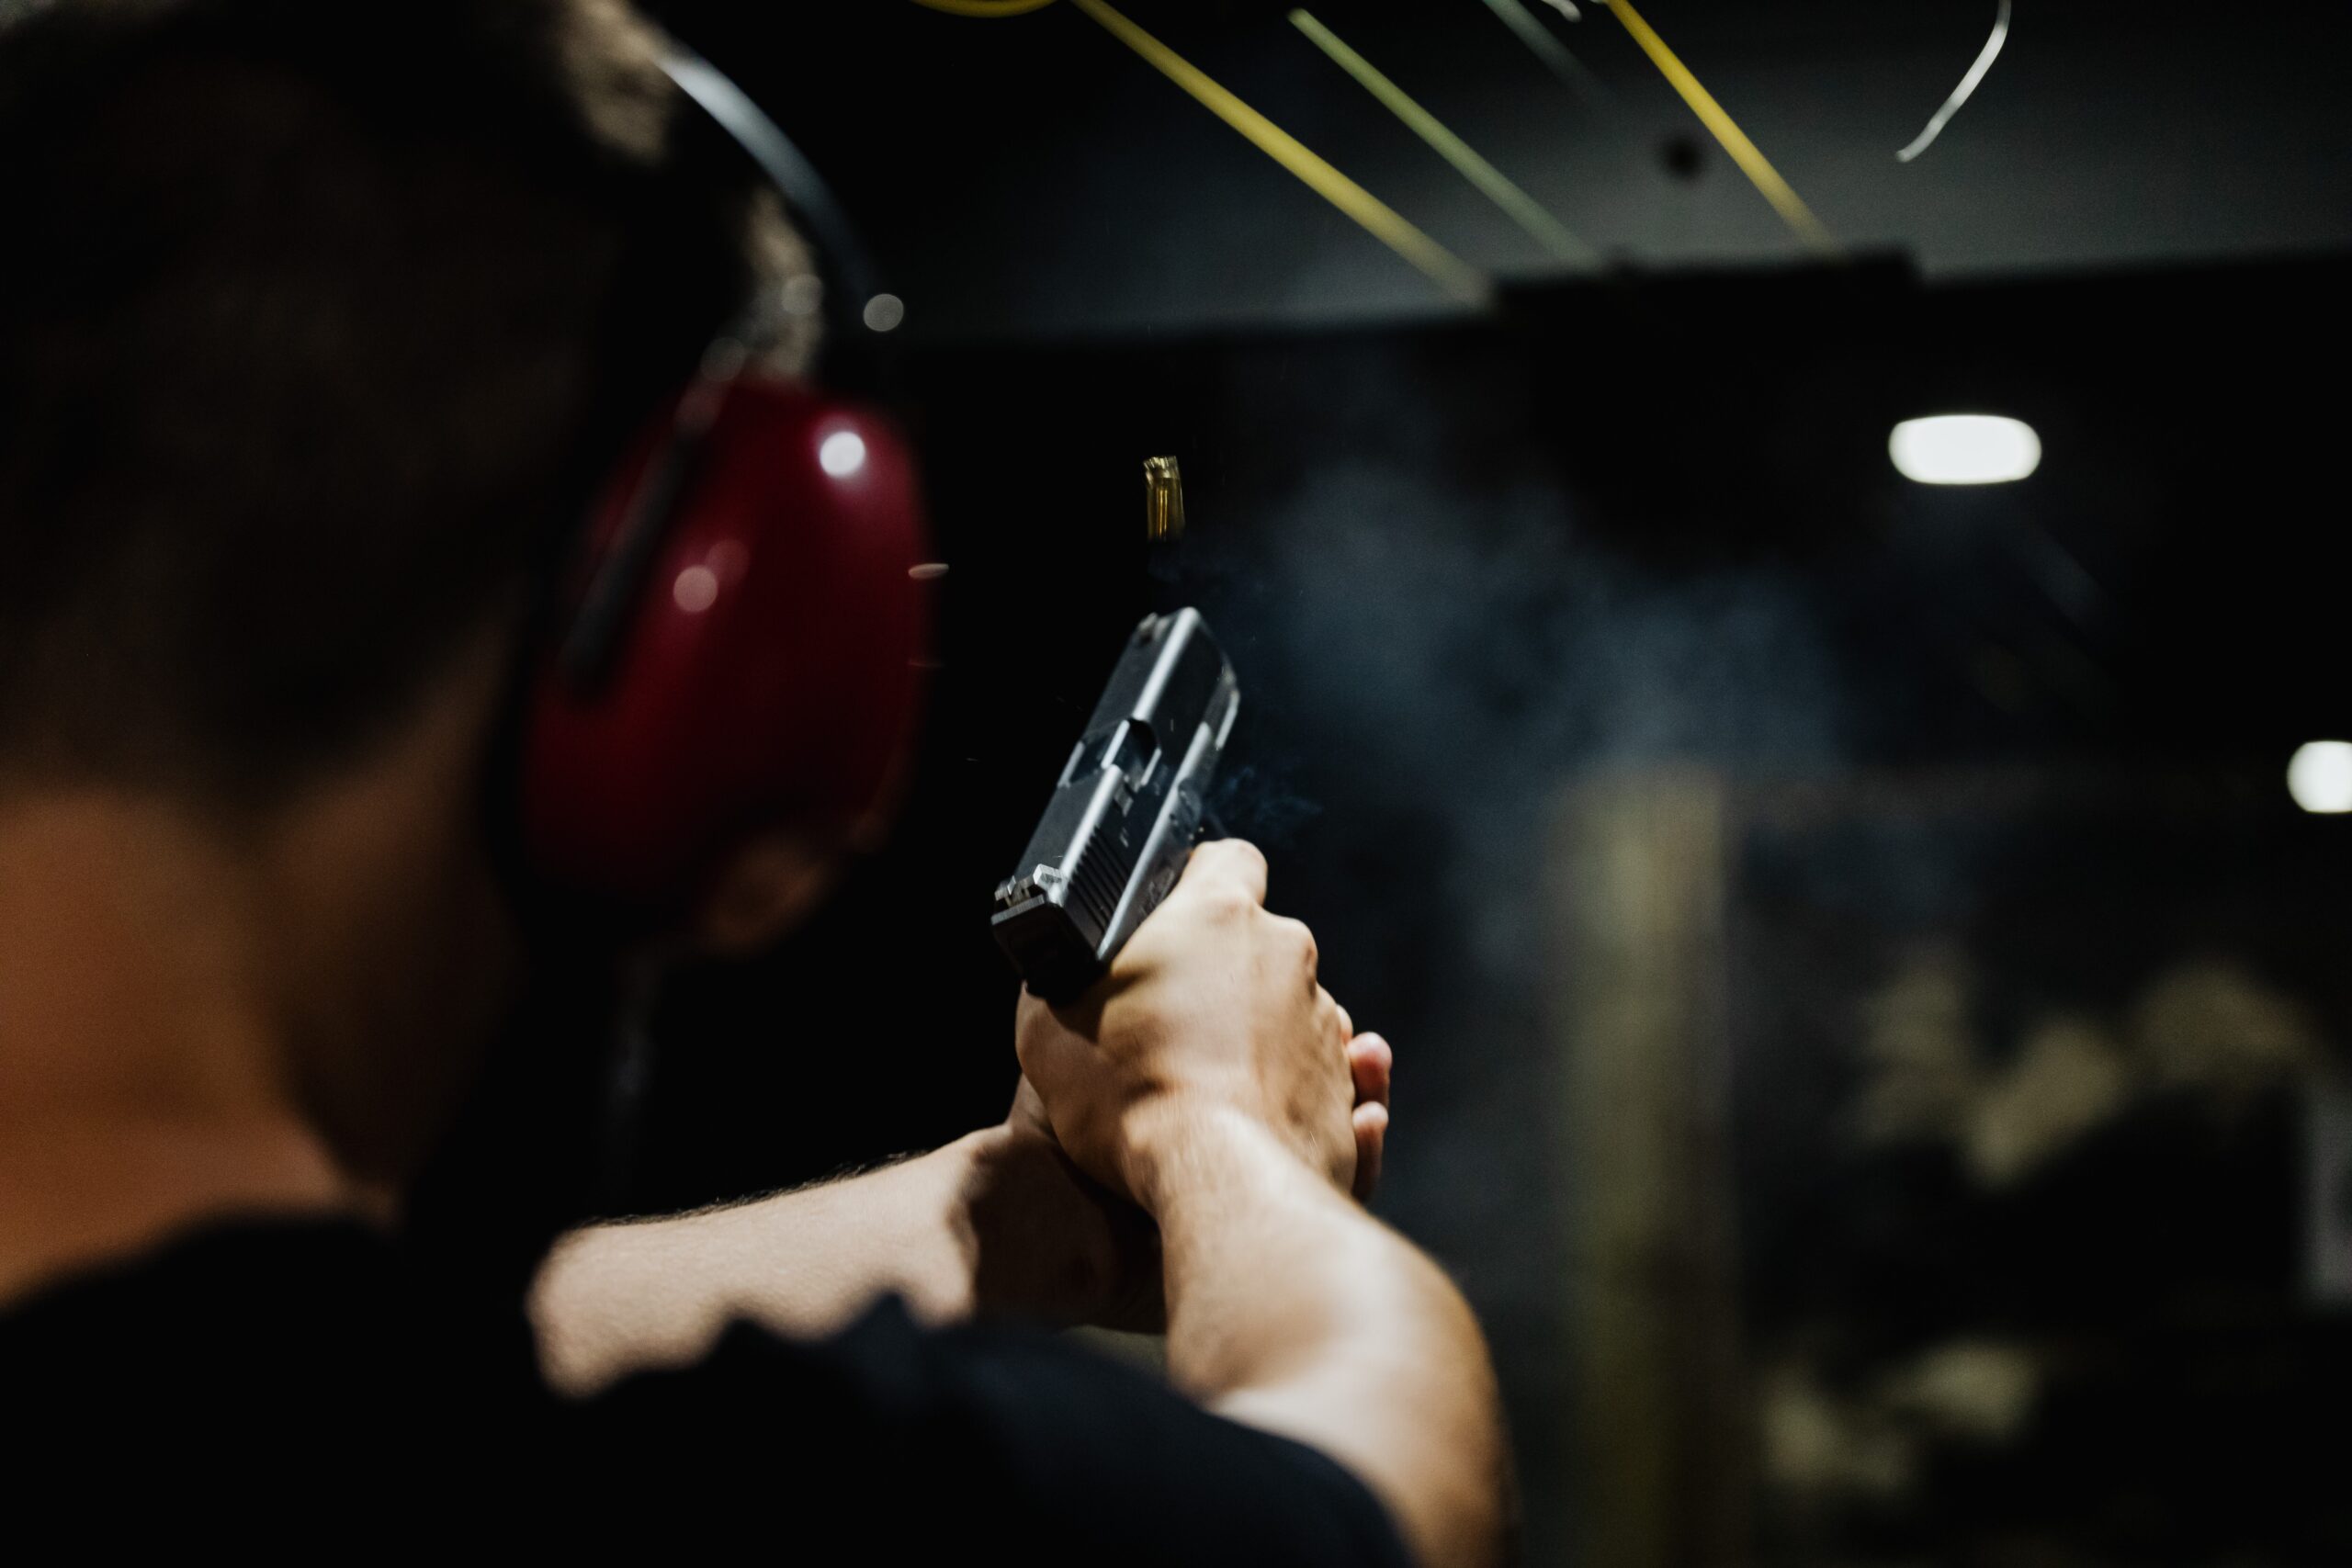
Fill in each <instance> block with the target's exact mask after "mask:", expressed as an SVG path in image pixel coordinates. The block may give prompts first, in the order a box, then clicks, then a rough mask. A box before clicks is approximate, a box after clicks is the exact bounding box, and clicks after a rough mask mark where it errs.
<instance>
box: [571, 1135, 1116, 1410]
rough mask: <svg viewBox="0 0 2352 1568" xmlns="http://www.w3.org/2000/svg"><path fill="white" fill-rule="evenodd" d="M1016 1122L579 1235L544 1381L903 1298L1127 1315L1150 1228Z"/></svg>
mask: <svg viewBox="0 0 2352 1568" xmlns="http://www.w3.org/2000/svg"><path fill="white" fill-rule="evenodd" d="M1019 1114H1020V1113H1019V1111H1016V1119H1015V1122H1013V1123H1012V1124H1010V1125H1006V1126H1001V1127H991V1128H989V1129H987V1130H985V1131H982V1132H978V1133H974V1134H969V1135H968V1136H966V1137H963V1138H959V1139H957V1140H956V1142H955V1143H952V1144H949V1145H946V1146H945V1147H944V1148H941V1149H937V1150H934V1151H933V1153H931V1154H927V1155H923V1156H920V1157H918V1158H914V1159H909V1160H903V1161H900V1162H899V1163H898V1164H896V1165H891V1166H887V1167H885V1168H881V1169H879V1170H874V1171H868V1172H866V1173H865V1174H864V1175H862V1176H856V1177H852V1178H848V1179H842V1180H839V1181H832V1182H828V1183H826V1184H824V1185H822V1186H819V1187H810V1188H804V1189H802V1190H798V1191H795V1192H787V1193H783V1194H781V1195H778V1196H776V1197H772V1198H763V1199H758V1200H755V1201H751V1202H746V1203H739V1204H734V1205H731V1206H729V1207H724V1208H718V1209H710V1210H705V1211H703V1212H701V1213H691V1214H683V1215H678V1216H675V1217H673V1218H668V1219H662V1220H650V1221H640V1222H635V1223H624V1224H605V1225H593V1226H590V1227H588V1228H586V1229H583V1230H579V1231H574V1232H573V1233H571V1235H567V1236H565V1237H563V1238H562V1239H561V1240H560V1241H559V1242H558V1243H557V1244H556V1246H555V1247H554V1249H553V1250H552V1251H550V1252H549V1253H548V1259H547V1261H546V1263H545V1264H543V1265H542V1266H541V1268H540V1269H539V1274H538V1278H537V1280H536V1281H535V1282H534V1283H533V1285H532V1289H531V1301H530V1309H531V1320H532V1323H533V1325H534V1326H535V1327H536V1329H537V1335H538V1342H539V1359H540V1363H541V1365H542V1366H543V1367H544V1368H545V1370H546V1372H547V1376H548V1382H550V1383H552V1384H553V1385H554V1386H555V1387H556V1388H557V1389H559V1390H560V1391H561V1392H563V1393H573V1394H585V1393H594V1392H595V1391H596V1390H597V1389H599V1388H602V1387H604V1386H605V1384H607V1383H609V1382H613V1381H615V1380H616V1379H618V1378H620V1377H623V1376H626V1375H627V1374H628V1373H630V1372H633V1371H649V1370H653V1369H658V1368H662V1367H674V1366H684V1365H687V1364H689V1363H691V1362H694V1361H695V1360H697V1359H700V1358H701V1357H702V1355H703V1353H704V1352H705V1351H707V1349H709V1348H710V1347H711V1345H712V1343H713V1342H714V1341H716V1340H717V1339H718V1336H719V1334H720V1333H721V1332H722V1331H724V1330H725V1328H726V1326H727V1325H728V1324H729V1322H732V1321H735V1320H737V1319H741V1320H743V1321H746V1322H751V1323H756V1324H758V1325H761V1326H763V1327H764V1328H767V1329H769V1330H771V1331H773V1332H775V1333H778V1334H786V1335H799V1336H809V1335H820V1334H824V1333H827V1332H829V1331H831V1330H832V1329H835V1328H838V1327H841V1326H842V1325H845V1324H846V1323H848V1322H849V1320H850V1319H852V1318H854V1317H855V1316H856V1315H857V1314H859V1313H860V1312H862V1311H863V1310H864V1309H865V1307H867V1306H868V1305H870V1304H872V1303H873V1302H874V1301H875V1300H876V1298H878V1297H880V1296H883V1295H887V1294H891V1293H896V1294H898V1295H900V1296H903V1297H905V1298H906V1301H907V1303H908V1306H909V1308H910V1310H911V1311H912V1312H913V1313H914V1314H915V1315H916V1316H917V1317H918V1318H921V1319H922V1320H924V1321H927V1322H932V1323H947V1322H953V1321H956V1320H959V1319H962V1318H967V1317H970V1316H972V1315H974V1314H978V1313H983V1312H987V1313H1000V1314H1018V1315H1022V1316H1025V1317H1031V1318H1035V1319H1042V1320H1045V1321H1048V1322H1065V1323H1075V1322H1080V1321H1094V1320H1100V1319H1102V1318H1103V1317H1105V1316H1115V1315H1117V1314H1118V1312H1119V1311H1120V1310H1121V1308H1122V1306H1123V1305H1124V1304H1125V1303H1124V1300H1123V1298H1124V1296H1125V1294H1126V1293H1128V1292H1131V1291H1132V1290H1133V1288H1134V1285H1135V1282H1136V1280H1137V1279H1138V1277H1139V1276H1143V1275H1145V1274H1148V1271H1149V1267H1150V1259H1149V1258H1148V1256H1146V1255H1147V1254H1148V1251H1149V1250H1150V1248H1151V1246H1152V1241H1151V1236H1150V1226H1149V1225H1148V1223H1147V1222H1145V1221H1144V1220H1143V1219H1142V1217H1141V1216H1140V1215H1138V1214H1133V1213H1123V1212H1122V1211H1124V1210H1125V1208H1126V1205H1125V1204H1124V1203H1120V1202H1117V1201H1114V1200H1111V1199H1110V1198H1108V1197H1107V1195H1105V1194H1103V1193H1101V1192H1100V1191H1097V1190H1091V1188H1090V1186H1089V1184H1088V1183H1087V1182H1086V1181H1085V1180H1084V1179H1083V1178H1081V1177H1080V1176H1079V1174H1078V1173H1077V1172H1076V1171H1075V1170H1074V1169H1073V1168H1071V1167H1070V1165H1069V1161H1068V1159H1067V1158H1066V1157H1065V1156H1063V1155H1062V1154H1061V1152H1060V1151H1059V1150H1058V1149H1057V1147H1055V1145H1054V1144H1053V1142H1052V1140H1051V1138H1050V1137H1048V1136H1046V1134H1043V1133H1042V1132H1040V1131H1035V1130H1031V1129H1029V1128H1026V1127H1023V1125H1021V1124H1020V1120H1019Z"/></svg>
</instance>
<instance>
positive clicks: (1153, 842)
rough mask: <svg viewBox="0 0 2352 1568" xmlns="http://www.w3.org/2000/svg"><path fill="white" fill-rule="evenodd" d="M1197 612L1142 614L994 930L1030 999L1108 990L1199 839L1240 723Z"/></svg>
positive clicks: (999, 908) (1009, 885)
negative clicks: (1132, 940) (1113, 970)
mask: <svg viewBox="0 0 2352 1568" xmlns="http://www.w3.org/2000/svg"><path fill="white" fill-rule="evenodd" d="M1240 706H1241V693H1240V688H1239V687H1238V685H1237V684H1236V683H1235V682H1234V678H1233V666H1232V665H1231V664H1229V663H1227V661H1226V657H1225V654H1224V653H1223V651H1222V650H1220V649H1218V647H1217V645H1216V638H1215V637H1211V636H1210V635H1209V628H1208V623H1207V622H1205V621H1204V620H1202V619H1201V616H1200V612H1199V611H1197V610H1179V611H1177V612H1176V613H1175V614H1173V615H1147V616H1145V617H1144V620H1143V624H1142V625H1141V626H1137V627H1136V633H1135V636H1134V637H1130V638H1129V639H1128V640H1127V646H1126V649H1125V651H1124V652H1122V653H1121V654H1120V656H1119V663H1118V668H1116V669H1115V670H1114V671H1111V681H1110V684H1109V685H1107V686H1105V687H1104V688H1103V700H1102V701H1100V702H1098V703H1096V704H1095V705H1094V716H1093V717H1091V718H1090V719H1088V720H1087V723H1086V733H1085V734H1084V735H1083V736H1081V737H1080V739H1079V742H1078V745H1077V747H1076V748H1075V749H1074V750H1072V751H1071V752H1070V757H1069V763H1068V765H1066V766H1065V767H1064V768H1063V769H1062V776H1061V782H1060V783H1058V784H1056V785H1055V786H1054V797H1053V799H1052V800H1051V801H1049V802H1047V803H1046V814H1045V816H1044V818H1041V819H1040V820H1039V821H1038V823H1037V830H1036V832H1035V834H1033V835H1032V836H1031V837H1030V840H1029V847H1028V849H1027V850H1025V851H1023V853H1022V856H1021V861H1020V869H1019V870H1017V871H1015V872H1014V873H1013V874H1012V875H1011V876H1009V877H1007V878H1006V879H1005V880H1004V881H1003V882H1002V883H1001V884H999V885H998V886H997V890H996V912H995V914H994V915H993V916H992V917H991V918H990V920H989V924H990V926H991V927H992V928H993V929H994V930H995V931H996V940H997V942H998V943H999V944H1000V945H1001V946H1002V947H1003V949H1004V951H1005V953H1006V954H1007V955H1008V956H1009V957H1011V958H1012V966H1013V967H1014V968H1015V969H1018V970H1020V971H1021V977H1022V979H1023V980H1024V981H1025V982H1027V984H1028V987H1029V988H1030V989H1031V990H1032V991H1035V993H1037V995H1038V996H1040V997H1042V998H1045V999H1046V1000H1047V1001H1049V1002H1065V1001H1069V999H1070V998H1073V997H1076V996H1077V995H1078V994H1079V993H1080V991H1083V990H1085V989H1086V987H1089V986H1091V985H1092V984H1093V983H1094V982H1095V981H1096V980H1098V979H1100V978H1101V977H1102V976H1103V971H1104V970H1105V969H1107V968H1109V967H1110V964H1111V960H1112V959H1113V958H1114V957H1116V956H1117V955H1118V952H1119V949H1120V948H1121V947H1123V946H1125V944H1126V941H1127V938H1128V937H1130V936H1132V935H1134V934H1135V929H1136V927H1137V926H1138V925H1141V924H1142V923H1143V919H1144V917H1145V916H1146V915H1148V914H1150V913H1151V911H1152V910H1153V909H1155V908H1159V901H1160V900H1161V899H1162V898H1165V897H1167V896H1168V890H1169V889H1170V888H1171V887H1173V886H1176V878H1177V877H1178V876H1179V875H1181V874H1182V872H1183V870H1184V862H1185V859H1186V857H1187V856H1189V855H1190V854H1191V853H1192V852H1193V841H1194V840H1196V839H1198V838H1199V837H1200V833H1201V827H1202V822H1203V819H1204V814H1205V811H1206V803H1207V796H1208V789H1209V783H1210V780H1211V778H1212V777H1213V776H1214V775H1215V773H1216V764H1217V759H1218V757H1219V756H1220V755H1221V754H1222V753H1223V752H1224V750H1225V741H1226V737H1227V736H1228V735H1230V734H1231V733H1232V731H1233V718H1234V715H1235V714H1236V713H1238V712H1239V711H1240Z"/></svg>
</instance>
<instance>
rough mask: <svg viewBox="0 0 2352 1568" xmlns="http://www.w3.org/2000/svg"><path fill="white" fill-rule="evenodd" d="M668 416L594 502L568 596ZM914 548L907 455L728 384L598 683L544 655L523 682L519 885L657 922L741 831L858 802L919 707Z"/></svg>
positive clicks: (846, 424) (848, 816)
mask: <svg viewBox="0 0 2352 1568" xmlns="http://www.w3.org/2000/svg"><path fill="white" fill-rule="evenodd" d="M668 417H669V416H668V414H667V413H666V412H665V414H664V416H663V418H662V423H660V425H659V426H658V427H657V428H656V429H655V430H652V431H650V432H649V433H648V434H646V435H645V436H644V437H643V438H642V439H641V440H639V442H638V443H637V444H636V446H635V448H634V450H633V452H632V455H631V457H629V459H628V462H627V463H625V464H624V465H623V467H622V468H621V470H620V471H619V472H618V473H617V474H616V475H615V477H614V479H613V481H612V482H611V483H610V484H609V485H608V486H607V487H606V491H605V495H604V497H603V499H602V501H601V502H600V503H599V505H598V506H597V508H596V509H595V511H594V513H593V515H592V520H591V523H590V525H589V530H588V535H587V539H588V552H589V557H590V559H589V561H588V563H587V570H584V571H583V572H582V573H581V574H580V576H581V580H582V581H587V580H588V579H589V578H591V577H593V574H594V570H595V567H596V565H597V563H598V561H599V560H600V559H601V558H602V557H603V555H604V554H605V553H606V552H608V551H610V550H611V548H612V547H613V546H614V544H615V539H616V535H617V534H618V533H619V532H620V526H621V519H622V517H623V515H624V514H625V513H626V511H627V508H628V501H629V497H630V496H631V494H632V493H633V492H634V491H635V488H636V487H637V485H638V484H639V481H640V480H641V479H643V478H644V475H645V471H646V469H647V467H648V465H649V464H650V462H651V461H652V460H653V456H654V454H655V452H656V451H657V450H658V449H659V447H660V446H661V445H662V434H663V433H665V432H666V431H667V430H668V428H669V424H668ZM928 543H929V541H928V537H927V533H926V530H925V527H924V523H923V513H922V497H921V494H920V491H919V488H918V486H917V483H916V479H915V467H914V461H913V457H912V454H911V453H910V450H909V449H908V446H907V444H906V441H905V439H904V437H903V436H902V435H901V434H900V433H899V430H898V429H897V428H896V427H895V425H894V424H893V423H891V422H890V421H889V420H888V418H887V417H886V416H884V415H882V414H880V413H879V412H876V411H873V410H870V409H866V408H863V407H860V406H858V405H855V404H851V403H845V402H842V401H839V400H833V399H831V398H828V397H825V396H823V395H822V394H820V393H819V392H816V391H814V390H812V389H809V388H807V387H803V386H800V385H798V384H796V383H787V382H783V381H778V380H774V379H769V378H760V377H744V378H739V379H737V380H735V381H734V382H732V383H730V384H729V387H728V388H727V389H726V392H725V399H724V401H723V403H722V404H721V405H720V407H719V409H718V413H717V415H716V416H715V418H714V420H713V422H712V423H711V425H710V427H709V430H708V432H707V435H705V436H704V438H703V439H702V441H701V443H700V445H699V446H698V447H697V449H696V451H695V457H694V462H693V467H692V470H691V472H690V473H688V474H687V475H686V476H685V479H684V489H683V491H681V493H680V496H679V499H678V501H677V502H676V505H675V508H674V510H673V513H672V515H671V516H670V518H669V520H668V523H667V525H666V528H665V530H664V532H663V534H662V537H661V539H660V541H659V543H658V545H657V546H656V547H654V548H653V550H652V551H651V553H650V557H649V558H648V559H649V561H650V565H649V566H648V569H647V570H645V571H644V573H643V574H642V577H641V580H640V581H639V582H638V583H637V584H636V585H635V587H634V594H635V601H636V602H635V603H634V604H631V605H630V606H629V607H628V611H627V613H626V615H625V616H624V617H623V620H622V621H621V623H620V624H619V626H618V628H617V630H616V633H615V636H616V639H617V640H616V643H615V645H614V647H613V650H612V654H611V657H610V659H609V660H607V661H606V663H605V669H604V670H603V671H602V673H601V674H600V676H598V677H597V678H596V679H594V680H593V681H591V682H580V681H578V680H575V679H573V678H571V677H570V676H568V675H567V674H566V673H564V671H562V670H561V669H560V665H559V661H558V660H556V659H555V658H554V657H553V656H552V655H550V656H549V657H548V659H547V660H546V661H545V663H544V665H543V667H542V670H541V672H540V673H539V675H538V676H537V680H536V685H535V689H534V691H533V694H532V696H531V699H530V702H529V705H528V711H527V713H526V715H525V716H524V721H523V730H522V751H521V758H520V773H521V777H520V786H521V808H522V815H523V823H522V827H523V835H524V840H525V843H526V847H527V849H528V851H529V853H530V855H531V857H532V861H533V863H534V866H535V869H536V871H537V873H538V874H540V875H542V876H544V877H545V878H546V879H547V880H548V882H550V883H551V884H553V885H554V886H558V887H561V888H565V889H571V890H576V891H579V892H582V893H585V894H591V895H594V896H597V897H604V898H607V899H611V900H614V901H616V902H620V903H623V904H626V905H628V906H632V907H637V908H647V909H654V908H661V909H675V908H679V907H681V906H682V905H683V904H684V902H685V901H686V900H688V899H690V898H692V897H694V896H695V891H696V889H697V886H698V885H699V883H700V881H701V879H702V878H703V877H705V876H706V875H707V874H708V871H709V868H710V866H711V865H712V863H713V862H714V860H715V859H716V857H717V856H718V855H719V854H720V853H722V852H725V851H726V850H727V849H728V848H729V847H730V846H731V845H733V844H734V843H736V842H739V841H741V840H742V839H743V838H745V837H746V836H748V835H750V834H752V833H753V832H756V831H758V830H759V829H763V828H766V827H772V826H780V825H783V826H807V827H810V828H814V829H820V830H836V829H845V828H847V827H848V826H849V825H850V824H852V823H854V822H855V821H857V820H858V819H860V818H862V817H864V816H865V815H866V814H867V813H869V812H871V811H873V810H874V809H876V807H877V805H878V804H879V803H880V801H881V798H882V796H883V795H884V793H885V791H886V789H887V788H888V784H889V783H890V781H891V779H892V777H893V775H894V774H895V773H897V771H898V770H899V766H900V765H901V763H902V761H903V760H904V755H905V753H906V752H907V750H908V749H909V747H910V739H911V735H912V731H913V728H914V723H915V718H916V715H917V710H918V707H919V700H918V699H919V694H920V686H921V682H922V665H923V663H924V661H925V660H924V656H925V653H926V649H927V643H928V636H929V615H928V606H927V604H926V599H927V589H926V587H925V585H924V584H923V583H922V582H921V581H917V580H916V578H915V574H914V571H913V569H914V568H915V567H916V566H917V565H919V564H920V563H921V562H922V560H923V559H924V558H925V554H926V551H927V548H928ZM558 619H559V620H561V619H563V617H561V616H559V617H558Z"/></svg>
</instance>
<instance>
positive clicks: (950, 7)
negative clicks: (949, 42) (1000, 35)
mask: <svg viewBox="0 0 2352 1568" xmlns="http://www.w3.org/2000/svg"><path fill="white" fill-rule="evenodd" d="M1053 3H1054V0H915V4H916V5H918V6H922V7H924V8H925V9H926V10H932V11H944V12H946V13H947V14H948V15H949V16H951V17H1018V16H1020V15H1022V14H1023V12H1026V11H1042V10H1044V9H1045V8H1046V6H1050V5H1052V4H1053Z"/></svg>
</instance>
